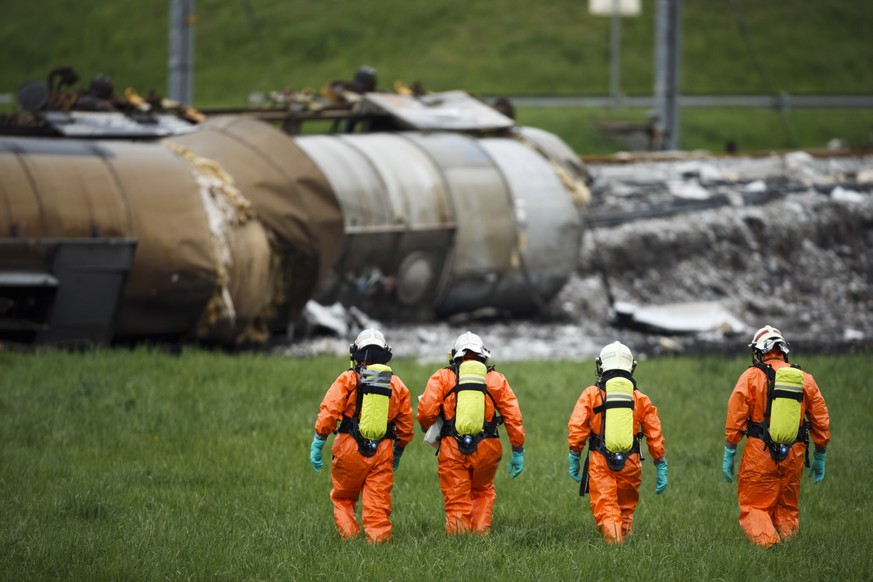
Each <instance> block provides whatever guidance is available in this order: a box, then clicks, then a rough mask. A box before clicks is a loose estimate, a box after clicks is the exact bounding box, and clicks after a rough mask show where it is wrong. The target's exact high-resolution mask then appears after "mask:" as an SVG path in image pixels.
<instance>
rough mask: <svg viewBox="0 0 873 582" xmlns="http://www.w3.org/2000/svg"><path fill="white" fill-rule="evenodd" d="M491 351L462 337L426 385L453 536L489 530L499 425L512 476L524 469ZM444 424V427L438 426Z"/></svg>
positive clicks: (425, 404)
mask: <svg viewBox="0 0 873 582" xmlns="http://www.w3.org/2000/svg"><path fill="white" fill-rule="evenodd" d="M490 356H491V352H489V351H488V349H487V348H486V347H485V346H484V344H483V342H482V338H481V337H479V336H478V335H477V334H475V333H472V332H469V331H468V332H466V333H463V334H461V335H460V336H458V338H457V340H456V341H455V343H454V346H453V348H452V351H451V356H450V362H449V366H448V367H446V368H443V369H441V370H438V371H437V372H435V373H434V374H433V375H432V376H431V377H430V379H429V380H428V381H427V386H426V387H425V390H424V394H422V395H421V397H420V399H419V405H418V413H417V418H418V423H419V424H420V425H421V428H422V429H423V430H428V429H431V427H434V428H436V427H439V426H441V430H440V431H439V437H438V438H439V444H438V446H439V451H438V468H437V474H438V475H439V481H440V489H441V490H442V494H443V502H444V506H445V512H446V526H445V527H446V532H447V533H449V534H452V535H453V534H461V533H470V532H472V533H475V534H487V533H488V532H490V531H491V521H492V513H493V510H494V501H495V498H496V493H495V490H494V477H495V475H496V474H497V467H498V465H499V464H500V459H501V458H502V457H503V447H502V445H501V444H500V438H499V435H498V432H497V427H498V426H499V425H500V424H504V425H505V426H506V433H507V435H508V436H509V442H510V444H511V446H512V458H511V460H510V463H509V473H510V475H511V476H512V477H513V478H515V477H517V476H518V475H519V474H521V472H522V470H524V438H525V435H524V427H523V425H522V416H521V410H520V408H519V405H518V399H517V398H516V395H515V393H514V392H513V391H512V388H511V387H510V385H509V382H508V381H507V379H506V377H505V376H504V375H503V374H501V373H500V372H497V371H496V370H494V368H493V366H490V365H489V363H490ZM440 423H442V424H440Z"/></svg>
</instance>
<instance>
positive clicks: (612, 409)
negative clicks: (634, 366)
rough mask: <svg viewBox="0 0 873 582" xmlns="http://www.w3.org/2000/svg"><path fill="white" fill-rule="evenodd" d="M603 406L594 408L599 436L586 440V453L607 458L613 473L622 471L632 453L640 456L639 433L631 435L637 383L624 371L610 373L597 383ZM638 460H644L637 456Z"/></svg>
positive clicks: (604, 374)
mask: <svg viewBox="0 0 873 582" xmlns="http://www.w3.org/2000/svg"><path fill="white" fill-rule="evenodd" d="M597 387H598V388H600V390H601V395H602V396H603V404H601V405H600V406H597V407H595V408H594V413H595V414H602V415H603V416H602V420H601V422H600V432H599V433H597V434H592V435H591V436H590V437H589V442H590V445H589V450H591V449H593V450H595V451H597V452H599V453H600V454H601V455H603V456H604V457H605V458H606V464H607V466H609V468H610V469H611V470H613V471H621V470H622V469H624V465H625V463H626V462H627V459H628V457H629V456H630V455H632V454H633V453H640V439H641V438H642V436H643V435H642V433H637V434H634V390H636V389H637V383H636V380H634V378H633V376H631V375H630V373H629V372H626V371H624V370H609V371H607V372H604V373H603V375H601V377H600V379H599V380H598V381H597ZM640 460H643V458H642V454H640Z"/></svg>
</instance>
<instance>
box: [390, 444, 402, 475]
mask: <svg viewBox="0 0 873 582" xmlns="http://www.w3.org/2000/svg"><path fill="white" fill-rule="evenodd" d="M402 455H403V447H401V446H400V445H398V444H397V443H394V464H393V465H392V469H393V470H395V471H396V470H397V467H399V466H400V457H401V456H402Z"/></svg>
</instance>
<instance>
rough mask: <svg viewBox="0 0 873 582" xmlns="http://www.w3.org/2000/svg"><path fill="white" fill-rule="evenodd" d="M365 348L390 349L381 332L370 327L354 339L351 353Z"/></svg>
mask: <svg viewBox="0 0 873 582" xmlns="http://www.w3.org/2000/svg"><path fill="white" fill-rule="evenodd" d="M367 346H378V347H380V348H383V349H386V350H387V349H390V348H389V347H388V342H386V341H385V336H384V335H383V334H382V332H381V331H379V330H378V329H374V328H372V327H371V328H368V329H365V330H364V331H362V332H361V333H359V334H358V337H357V338H355V343H354V344H353V345H352V348H353V349H352V351H356V350H360V349H361V348H365V347H367Z"/></svg>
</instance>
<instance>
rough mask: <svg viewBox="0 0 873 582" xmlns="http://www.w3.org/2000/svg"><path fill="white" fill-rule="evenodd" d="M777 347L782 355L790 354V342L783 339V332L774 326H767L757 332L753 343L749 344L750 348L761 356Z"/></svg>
mask: <svg viewBox="0 0 873 582" xmlns="http://www.w3.org/2000/svg"><path fill="white" fill-rule="evenodd" d="M775 346H779V349H780V350H782V353H784V354H787V353H788V342H787V341H785V338H784V337H782V332H781V331H779V330H778V329H776V328H775V327H773V326H772V325H765V326H764V327H762V328H761V329H759V330H758V331H756V332H755V335H753V336H752V343H750V344H749V347H750V348H751V349H752V350H753V351H754V352H755V353H757V354H760V355H763V354H766V353H768V352H769V351H770V350H772V349H773V348H774V347H775Z"/></svg>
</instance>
